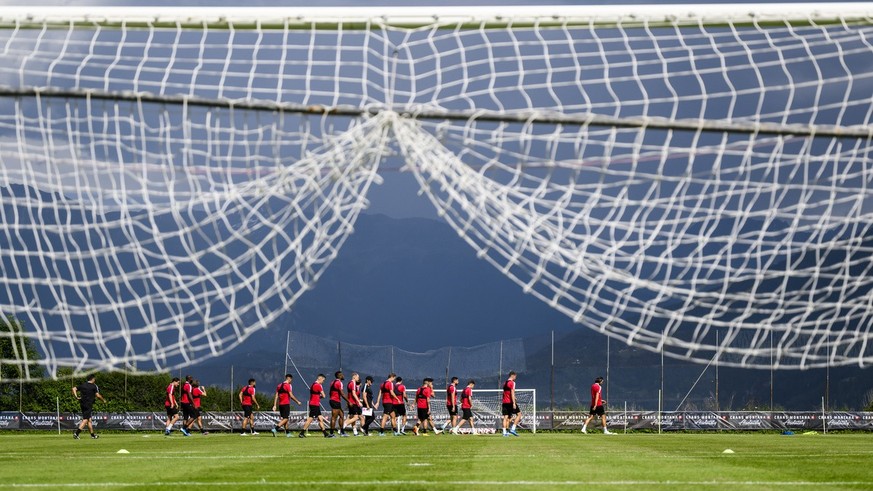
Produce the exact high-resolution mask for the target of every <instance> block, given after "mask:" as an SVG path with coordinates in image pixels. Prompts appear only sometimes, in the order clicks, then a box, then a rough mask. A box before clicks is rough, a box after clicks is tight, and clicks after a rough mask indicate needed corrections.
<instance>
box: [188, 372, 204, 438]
mask: <svg viewBox="0 0 873 491" xmlns="http://www.w3.org/2000/svg"><path fill="white" fill-rule="evenodd" d="M203 397H206V387H201V386H200V381H199V380H196V379H195V380H193V381H192V382H191V411H192V414H191V416H192V418H191V423H190V424H189V425H188V429H189V430H190V429H191V428H193V427H194V423H197V427H198V428H200V434H201V435H208V434H209V432H208V431H206V430H205V429H204V428H203V418H202V417H201V415H200V399H201V398H203Z"/></svg>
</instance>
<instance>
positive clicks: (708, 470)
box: [0, 432, 873, 491]
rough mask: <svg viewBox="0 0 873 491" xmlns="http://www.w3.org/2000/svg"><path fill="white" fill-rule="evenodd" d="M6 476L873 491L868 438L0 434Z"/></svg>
mask: <svg viewBox="0 0 873 491" xmlns="http://www.w3.org/2000/svg"><path fill="white" fill-rule="evenodd" d="M120 449H125V450H127V451H129V452H130V453H128V454H118V453H117V452H118V450H120ZM725 449H731V450H733V451H734V453H733V454H725V453H723V452H724V450H725ZM0 476H2V478H0V488H4V489H6V488H16V489H17V488H27V489H40V488H46V489H57V488H63V487H75V488H83V489H113V488H123V489H167V488H168V487H177V488H181V487H187V486H193V489H203V488H221V489H301V490H304V489H305V490H309V489H331V490H341V489H352V488H354V489H358V490H363V489H380V490H385V489H387V488H391V489H397V490H400V489H402V490H404V491H405V490H428V489H446V490H454V489H457V490H479V489H484V490H489V489H494V490H513V489H582V488H585V489H598V488H604V489H610V490H613V489H634V490H640V489H646V490H648V489H664V490H666V489H670V490H676V489H688V490H692V489H693V490H699V489H756V490H765V489H782V490H784V489H798V488H801V489H829V490H831V489H873V436H871V435H868V434H858V433H856V434H830V435H796V436H782V435H778V434H732V433H720V434H702V433H698V434H664V435H657V434H647V433H636V434H627V435H624V434H619V435H616V436H607V435H602V434H599V433H596V434H589V435H581V434H578V433H574V434H570V433H559V434H556V433H539V434H536V435H531V434H530V433H522V434H521V436H520V437H518V438H512V437H510V438H504V437H502V436H500V435H499V434H498V435H487V436H484V435H480V436H469V435H462V436H451V435H449V436H447V435H439V436H435V435H429V436H428V437H427V438H423V437H413V436H412V435H410V436H407V437H394V436H386V437H378V436H372V437H369V438H366V437H357V438H354V437H350V438H334V439H325V438H323V437H321V435H320V434H317V433H313V434H312V435H311V436H310V437H309V438H307V439H300V438H284V437H280V438H273V437H272V435H271V434H269V433H266V434H263V433H262V434H261V435H259V436H251V437H245V438H243V437H241V436H240V435H236V434H234V435H231V434H211V435H207V436H202V435H196V434H195V435H193V436H191V437H189V438H184V437H182V436H181V435H179V434H178V433H176V434H174V435H173V436H171V437H164V436H162V435H161V434H159V433H157V432H156V433H147V434H146V433H115V434H102V435H101V437H100V439H98V440H91V439H90V438H87V437H85V438H83V439H82V440H80V441H75V440H73V438H72V437H71V434H70V433H69V432H65V433H64V435H63V436H58V435H57V434H53V435H52V434H43V433H2V434H0Z"/></svg>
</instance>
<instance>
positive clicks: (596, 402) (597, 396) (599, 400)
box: [582, 377, 615, 435]
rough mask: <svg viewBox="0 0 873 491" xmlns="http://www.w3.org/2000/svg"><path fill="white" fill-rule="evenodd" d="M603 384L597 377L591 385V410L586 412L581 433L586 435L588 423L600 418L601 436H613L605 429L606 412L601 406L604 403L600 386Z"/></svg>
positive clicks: (601, 379) (600, 378) (601, 378)
mask: <svg viewBox="0 0 873 491" xmlns="http://www.w3.org/2000/svg"><path fill="white" fill-rule="evenodd" d="M602 383H603V377H597V378H596V379H594V383H593V384H592V385H591V410H590V411H588V419H586V420H585V422H584V423H583V424H582V433H588V423H590V422H591V420H592V419H594V418H595V417H596V416H600V422H601V424H602V425H603V434H604V435H614V434H615V433H612V432H611V431H609V430H608V429H606V411H605V410H604V409H603V406H604V405H605V404H606V401H605V400H603V387H602V386H601V384H602Z"/></svg>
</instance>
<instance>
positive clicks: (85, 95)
mask: <svg viewBox="0 0 873 491" xmlns="http://www.w3.org/2000/svg"><path fill="white" fill-rule="evenodd" d="M3 96H5V97H37V98H39V97H42V98H64V99H92V100H106V101H129V102H138V103H154V104H167V105H181V106H191V107H197V106H199V107H210V108H226V109H245V110H253V111H270V112H273V111H277V112H278V111H281V112H286V113H300V114H313V115H329V116H350V117H359V116H365V115H369V116H375V115H377V114H379V113H381V112H383V111H391V110H394V109H391V108H385V107H381V106H367V107H357V106H342V105H339V106H326V105H321V104H297V103H293V102H276V101H268V100H258V99H208V98H203V97H196V96H190V95H186V94H177V95H159V94H153V93H149V92H117V91H102V90H94V89H55V88H43V87H22V88H15V87H3V86H0V97H3ZM396 112H397V113H398V114H400V115H401V116H404V117H412V118H415V119H422V120H438V121H439V120H443V121H484V122H496V123H524V124H548V125H565V126H598V127H614V128H643V129H645V128H652V129H665V130H680V131H698V132H704V133H741V134H752V135H779V136H809V137H814V136H823V137H835V138H841V137H845V138H873V127H871V126H867V125H855V126H839V125H820V124H808V125H802V124H781V123H768V122H757V121H754V122H734V121H724V120H706V119H669V118H662V117H655V116H648V117H615V116H607V115H604V114H596V113H590V112H585V113H571V114H561V113H555V112H543V111H513V112H503V111H500V112H498V111H488V110H476V111H446V110H442V109H428V108H425V107H422V108H412V109H410V108H409V107H405V106H404V107H402V108H398V109H396Z"/></svg>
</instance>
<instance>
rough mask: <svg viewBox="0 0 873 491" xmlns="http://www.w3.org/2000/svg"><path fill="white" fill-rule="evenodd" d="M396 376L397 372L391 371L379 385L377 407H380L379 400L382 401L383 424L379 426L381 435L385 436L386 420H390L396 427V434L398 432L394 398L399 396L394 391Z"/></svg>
mask: <svg viewBox="0 0 873 491" xmlns="http://www.w3.org/2000/svg"><path fill="white" fill-rule="evenodd" d="M395 378H397V375H396V374H394V373H389V374H388V378H387V379H386V380H385V381H384V382H382V385H381V386H380V387H379V395H378V396H376V407H379V402H381V403H382V424H381V425H380V426H379V436H385V422H387V421H389V420H390V421H391V426H392V427H393V428H394V434H395V435H397V434H398V433H397V422H396V421H395V416H394V399H395V398H396V397H397V395H396V394H395V393H394V379H395Z"/></svg>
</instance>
